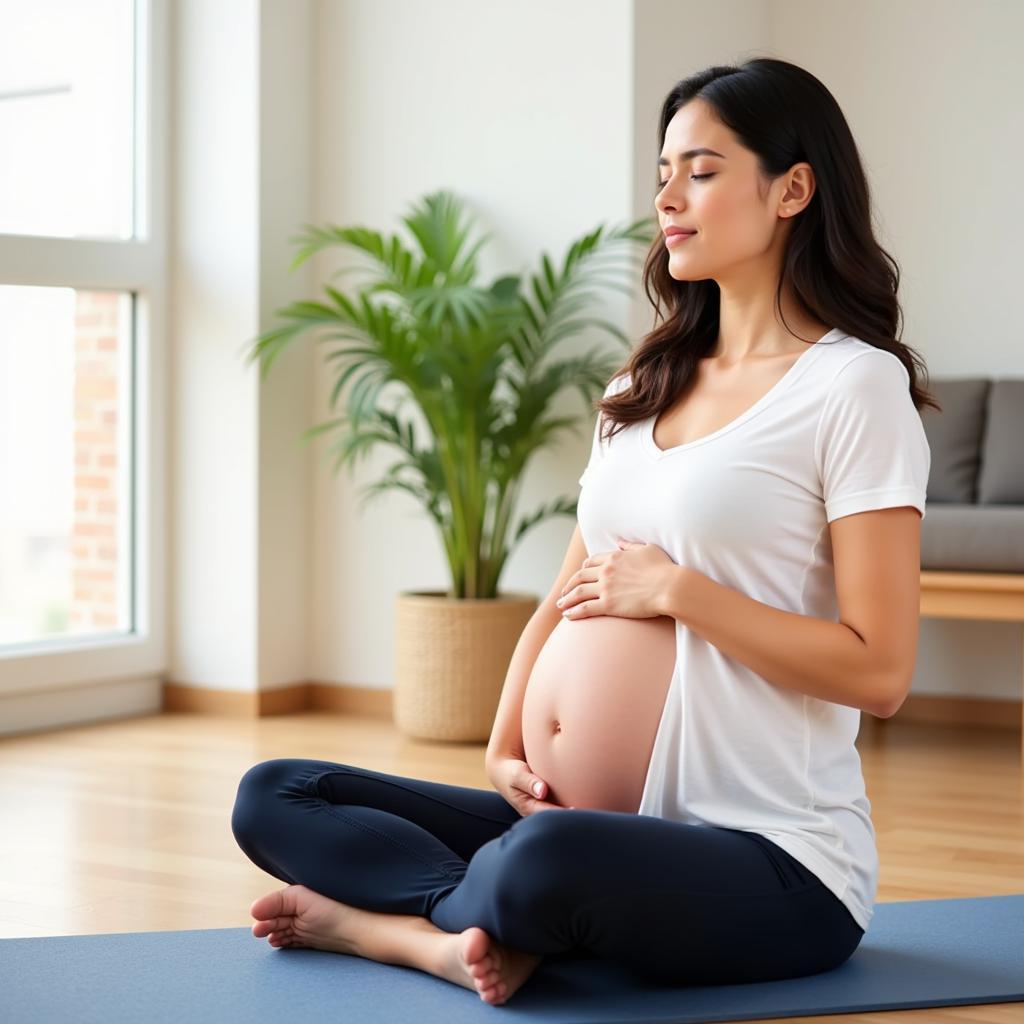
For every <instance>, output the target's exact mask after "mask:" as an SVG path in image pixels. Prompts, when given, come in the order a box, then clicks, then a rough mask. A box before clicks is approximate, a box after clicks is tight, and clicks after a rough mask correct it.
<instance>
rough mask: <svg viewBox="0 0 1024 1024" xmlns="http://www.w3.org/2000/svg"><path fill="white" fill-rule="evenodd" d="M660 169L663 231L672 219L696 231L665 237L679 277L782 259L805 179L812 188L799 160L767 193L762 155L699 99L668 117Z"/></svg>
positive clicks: (754, 267)
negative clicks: (676, 237) (674, 238)
mask: <svg viewBox="0 0 1024 1024" xmlns="http://www.w3.org/2000/svg"><path fill="white" fill-rule="evenodd" d="M705 149H706V150H713V151H714V152H713V153H710V152H700V153H697V154H695V155H691V156H690V158H689V159H687V158H686V155H687V153H688V151H690V150H705ZM714 154H718V155H714ZM658 172H659V175H660V180H661V181H662V182H663V185H662V187H661V188H660V189H659V190H658V192H657V193H656V195H655V201H654V205H655V207H656V209H657V211H658V220H659V222H660V224H661V229H662V231H663V232H664V230H665V229H666V228H667V227H669V226H670V225H672V226H677V227H682V228H686V229H688V230H691V231H695V232H696V233H695V234H693V235H690V236H689V237H686V238H684V239H682V240H681V241H677V242H675V243H674V244H671V245H667V249H668V254H669V257H668V269H669V274H671V276H672V277H673V278H675V279H676V280H677V281H701V280H706V279H708V278H713V279H714V280H716V281H718V282H719V283H721V282H722V280H723V279H724V278H729V277H735V276H737V274H738V275H741V276H742V275H745V274H746V273H749V272H757V273H761V272H763V270H764V264H765V263H766V262H774V260H775V259H776V258H779V259H781V250H782V247H783V245H784V243H785V236H786V234H787V233H788V229H789V227H790V224H789V217H791V216H792V214H793V213H796V212H798V211H799V210H800V209H803V207H804V206H805V205H806V203H807V201H808V200H809V199H810V194H811V193H810V191H808V188H807V186H808V184H810V187H811V188H813V181H812V177H811V175H810V165H809V164H796V165H794V168H793V169H791V170H790V171H789V172H788V173H787V174H784V175H782V176H780V177H779V178H777V179H776V180H775V181H774V182H772V183H771V185H770V186H768V187H767V195H765V194H764V192H765V190H766V186H765V185H764V183H763V182H762V181H761V180H760V178H759V175H758V172H757V157H756V156H755V155H754V153H752V152H751V151H750V150H749V149H747V148H746V147H744V146H741V145H740V144H739V143H738V142H737V141H736V139H735V136H734V135H733V133H732V132H731V131H730V130H729V129H728V128H726V127H725V125H723V124H722V123H721V122H720V121H717V120H716V119H715V118H714V117H713V116H712V113H711V108H710V107H709V106H708V105H707V104H706V103H704V102H703V101H702V100H699V99H696V100H691V101H690V102H689V103H687V104H685V105H684V106H682V107H680V108H679V110H677V111H676V113H675V115H674V116H673V118H672V120H671V121H670V122H669V124H668V127H667V129H666V130H665V145H664V147H663V149H662V152H661V159H660V160H659V166H658ZM663 238H665V240H666V241H667V240H668V236H663ZM663 244H664V243H663ZM773 248H777V249H778V250H779V251H778V253H773V252H772V250H773Z"/></svg>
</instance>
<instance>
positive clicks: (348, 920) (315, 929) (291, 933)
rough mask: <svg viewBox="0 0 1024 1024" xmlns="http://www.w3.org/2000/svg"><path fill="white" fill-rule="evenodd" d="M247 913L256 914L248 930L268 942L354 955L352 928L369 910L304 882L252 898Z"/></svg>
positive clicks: (367, 914)
mask: <svg viewBox="0 0 1024 1024" xmlns="http://www.w3.org/2000/svg"><path fill="white" fill-rule="evenodd" d="M249 913H250V914H251V915H252V916H253V917H255V918H256V923H255V924H254V925H253V926H252V933H253V935H255V936H256V938H258V939H259V938H262V937H263V936H264V935H266V936H267V941H268V942H269V943H270V945H272V946H299V947H309V948H312V949H326V950H329V951H331V952H332V953H349V954H353V955H358V953H357V949H356V941H355V939H356V932H357V931H358V930H359V927H360V924H365V923H367V922H366V921H365V920H364V919H368V918H371V917H376V916H377V915H375V914H373V913H372V911H368V910H363V909H361V908H360V907H350V906H349V905H348V904H346V903H339V902H338V901H337V900H332V899H331V898H330V897H328V896H324V895H322V894H321V893H318V892H314V891H313V890H312V889H308V888H306V886H304V885H289V886H288V887H287V888H285V889H279V890H277V891H276V892H270V893H267V895H266V896H261V897H260V898H259V899H258V900H255V901H254V902H253V905H252V906H251V907H250V908H249Z"/></svg>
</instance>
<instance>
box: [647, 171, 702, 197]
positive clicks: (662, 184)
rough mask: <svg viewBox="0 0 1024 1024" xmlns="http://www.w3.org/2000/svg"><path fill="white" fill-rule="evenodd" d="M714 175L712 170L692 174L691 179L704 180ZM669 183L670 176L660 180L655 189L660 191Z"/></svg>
mask: <svg viewBox="0 0 1024 1024" xmlns="http://www.w3.org/2000/svg"><path fill="white" fill-rule="evenodd" d="M714 176H715V172H711V173H709V174H691V175H690V181H703V180H704V179H705V178H713V177H714ZM668 183H669V179H668V178H666V179H665V180H664V181H660V182H658V187H657V188H656V189H655V190H654V191H655V192H660V191H661V190H662V189H663V188H664V187H665V186H666V185H667V184H668Z"/></svg>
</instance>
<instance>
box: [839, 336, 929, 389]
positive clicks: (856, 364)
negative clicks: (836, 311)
mask: <svg viewBox="0 0 1024 1024" xmlns="http://www.w3.org/2000/svg"><path fill="white" fill-rule="evenodd" d="M828 349H829V351H827V352H824V353H823V355H824V356H825V358H824V359H822V360H821V362H820V364H819V365H820V366H821V368H822V376H823V378H824V379H823V383H824V384H825V385H826V386H827V388H828V390H832V389H833V388H838V389H841V390H846V389H852V390H860V389H863V388H870V387H871V386H872V383H874V382H877V381H879V380H883V381H884V380H887V379H888V380H894V381H902V382H903V383H904V384H905V385H906V386H908V387H909V385H910V374H909V373H908V372H907V368H906V366H904V365H903V361H902V360H901V359H900V358H899V356H897V355H896V353H894V352H890V351H889V350H888V349H884V348H879V347H878V346H877V345H872V344H871V343H870V342H867V341H864V340H862V339H861V338H858V337H855V336H854V335H850V334H844V335H843V336H842V337H841V338H840V339H839V343H838V344H830V345H828Z"/></svg>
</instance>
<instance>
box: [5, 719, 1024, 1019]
mask: <svg viewBox="0 0 1024 1024" xmlns="http://www.w3.org/2000/svg"><path fill="white" fill-rule="evenodd" d="M862 722H863V725H862V728H861V733H860V736H859V737H858V740H857V746H858V750H859V751H860V755H861V758H862V762H863V766H864V775H865V779H866V782H867V791H868V798H869V799H870V801H871V805H872V819H873V820H874V823H875V828H876V831H877V833H878V843H879V852H880V856H881V872H880V879H879V889H878V901H879V902H881V903H884V902H887V901H889V900H919V899H935V898H947V897H948V898H954V897H963V896H990V895H997V894H1005V893H1021V892H1024V772H1022V768H1021V754H1020V749H1021V742H1020V737H1019V736H1018V735H1017V733H1016V732H1015V731H1008V730H1000V729H987V728H979V727H951V726H948V725H937V724H926V723H901V722H900V720H899V717H898V716H897V717H895V718H892V719H888V720H885V721H879V720H877V719H874V718H873V717H871V716H869V715H864V716H863V719H862ZM483 752H484V744H482V743H481V744H458V743H431V742H426V741H419V740H411V739H407V738H405V737H404V736H402V735H401V734H400V733H398V732H397V730H396V729H395V728H394V726H393V725H392V723H391V721H390V720H389V719H382V718H377V717H368V716H367V717H356V716H352V715H348V714H345V715H342V714H330V713H325V712H309V713H303V714H297V715H287V716H278V717H268V718H263V719H256V720H239V719H232V718H222V717H213V716H205V715H193V714H160V715H152V716H147V717H142V718H129V719H121V720H118V721H113V722H107V723H102V724H96V725H88V726H76V727H73V728H65V729H59V730H55V731H52V732H47V733H37V734H32V735H26V736H18V737H9V738H5V739H0V828H2V830H3V831H2V833H0V835H2V839H0V869H2V871H0V938H14V937H24V936H36V935H74V934H88V933H101V932H129V931H158V930H159V931H162V930H183V929H199V928H230V927H240V926H247V927H248V926H251V924H252V919H251V918H250V917H249V913H248V908H249V905H250V904H251V903H252V901H253V900H254V899H255V898H256V897H257V896H260V895H262V894H263V893H265V892H270V891H273V890H274V889H278V888H282V887H283V885H284V883H282V882H281V881H279V880H278V879H276V878H273V877H272V876H270V875H267V874H265V873H264V872H262V871H261V870H260V869H259V868H257V867H256V866H255V865H253V864H252V863H251V862H250V861H249V860H248V859H247V858H246V857H245V856H244V854H242V852H241V851H240V850H239V848H238V846H237V844H236V843H235V840H234V837H233V836H232V834H231V828H230V815H231V808H232V805H233V803H234V797H235V792H236V789H237V785H238V780H239V778H240V777H241V776H242V774H243V773H244V772H245V770H246V769H247V768H248V767H249V766H250V765H252V764H255V763H256V762H258V761H263V760H267V759H269V758H274V757H305V758H317V759H323V760H329V761H339V762H342V763H346V762H347V763H353V764H359V765H362V766H364V767H366V768H372V769H375V770H377V771H384V772H389V773H392V774H397V775H406V776H411V777H415V778H423V779H432V780H434V781H437V782H448V783H453V784H455V785H463V786H477V787H480V788H489V786H490V784H489V782H488V780H487V777H486V775H485V773H484V769H483ZM265 941H266V940H265V939H255V938H254V939H253V942H265ZM836 1019H837V1018H836V1017H835V1016H831V1015H829V1016H822V1017H804V1018H787V1020H789V1021H796V1020H802V1021H820V1022H822V1024H826V1022H828V1024H835V1021H836ZM842 1020H843V1021H844V1022H847V1021H849V1022H850V1024H857V1022H866V1021H870V1022H871V1024H881V1022H893V1024H895V1022H897V1021H899V1022H905V1024H919V1022H924V1021H928V1022H931V1021H935V1022H941V1024H953V1022H992V1024H1011V1022H1020V1021H1022V1020H1024V1003H1003V1004H992V1005H989V1006H957V1007H946V1008H930V1009H921V1010H905V1011H898V1012H897V1011H891V1012H881V1013H872V1014H844V1015H842Z"/></svg>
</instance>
